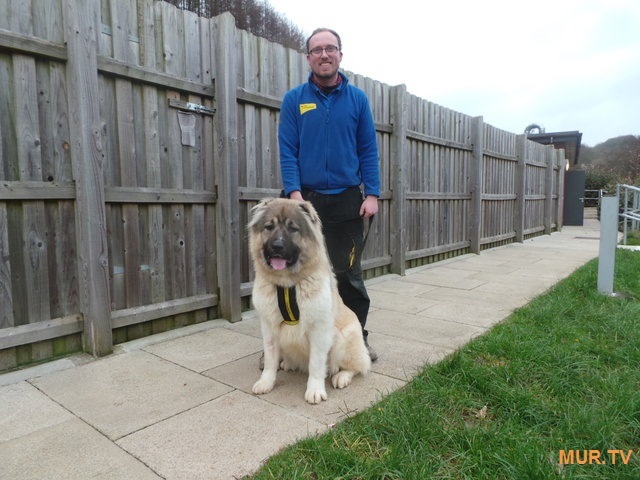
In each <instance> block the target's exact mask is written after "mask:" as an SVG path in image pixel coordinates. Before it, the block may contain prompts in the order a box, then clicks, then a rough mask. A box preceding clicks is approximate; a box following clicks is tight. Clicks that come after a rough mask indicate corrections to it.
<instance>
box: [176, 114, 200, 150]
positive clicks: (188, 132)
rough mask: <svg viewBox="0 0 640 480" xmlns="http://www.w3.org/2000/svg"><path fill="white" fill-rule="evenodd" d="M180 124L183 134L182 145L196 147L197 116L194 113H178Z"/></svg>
mask: <svg viewBox="0 0 640 480" xmlns="http://www.w3.org/2000/svg"><path fill="white" fill-rule="evenodd" d="M178 123H179V124H180V132H181V133H182V145H185V146H187V147H195V146H196V116H195V115H194V114H193V113H187V112H178Z"/></svg>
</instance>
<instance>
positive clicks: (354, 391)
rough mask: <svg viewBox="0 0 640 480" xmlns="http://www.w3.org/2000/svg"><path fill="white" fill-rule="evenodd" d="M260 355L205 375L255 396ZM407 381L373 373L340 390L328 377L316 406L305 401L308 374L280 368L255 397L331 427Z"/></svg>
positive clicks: (358, 378) (356, 379)
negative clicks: (322, 397) (268, 389)
mask: <svg viewBox="0 0 640 480" xmlns="http://www.w3.org/2000/svg"><path fill="white" fill-rule="evenodd" d="M258 357H259V355H254V356H253V357H245V358H242V359H240V360H238V361H236V362H232V363H229V364H226V365H222V366H220V367H218V368H215V369H212V370H209V371H207V372H204V375H207V376H209V377H211V378H213V379H215V380H217V381H219V382H222V383H225V384H227V385H231V386H233V387H234V388H237V389H238V390H241V391H243V392H245V393H247V394H250V395H253V393H252V392H251V387H253V384H254V383H255V382H256V381H257V380H258V378H259V377H260V370H259V369H258ZM404 383H405V382H404V381H401V380H399V379H395V378H390V377H387V376H384V375H379V374H377V373H375V372H372V373H369V374H368V375H367V376H366V377H363V376H361V375H358V376H356V377H355V378H354V379H353V383H352V384H351V385H349V386H348V387H347V388H344V389H339V390H337V389H334V388H333V387H332V386H331V383H330V381H329V380H328V379H327V382H326V389H327V397H328V398H327V400H326V401H324V402H322V403H320V404H317V405H310V404H308V403H307V402H306V401H305V400H304V392H305V389H306V385H307V375H306V374H305V373H302V372H290V371H289V372H284V371H279V372H278V376H277V379H276V386H275V387H274V389H273V390H272V391H271V392H269V393H267V394H264V395H259V396H256V395H254V396H255V397H256V398H258V399H260V400H262V401H265V402H269V403H272V404H274V405H278V406H280V407H282V408H285V409H286V410H287V411H288V412H291V413H295V414H297V415H301V416H304V417H306V418H310V419H314V420H316V421H317V422H319V423H321V424H322V425H325V426H328V425H332V424H335V423H336V422H338V421H340V420H343V419H344V418H346V417H347V416H349V415H351V414H353V413H355V412H358V411H361V410H363V409H365V408H368V407H370V406H371V404H372V403H374V402H375V401H377V400H379V399H380V398H381V397H382V396H383V395H385V394H387V393H389V392H391V391H393V390H396V389H397V388H399V387H400V386H402V385H404Z"/></svg>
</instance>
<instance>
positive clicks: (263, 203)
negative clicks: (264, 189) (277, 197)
mask: <svg viewBox="0 0 640 480" xmlns="http://www.w3.org/2000/svg"><path fill="white" fill-rule="evenodd" d="M272 201H273V198H263V199H262V200H260V202H258V204H257V205H256V206H255V207H253V208H252V209H251V210H250V212H249V213H250V214H251V218H250V220H249V224H248V227H249V228H253V227H254V226H255V225H256V224H257V223H258V222H259V221H260V219H261V218H262V215H263V214H264V213H265V212H266V211H267V209H268V208H269V204H270V203H271V202H272Z"/></svg>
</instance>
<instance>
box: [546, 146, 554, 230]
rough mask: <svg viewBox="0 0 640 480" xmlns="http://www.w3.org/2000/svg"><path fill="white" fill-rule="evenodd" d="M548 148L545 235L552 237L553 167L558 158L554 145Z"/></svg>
mask: <svg viewBox="0 0 640 480" xmlns="http://www.w3.org/2000/svg"><path fill="white" fill-rule="evenodd" d="M546 148H547V149H546V152H545V155H544V156H545V159H546V161H547V170H546V175H545V189H544V196H545V201H544V233H545V234H546V235H551V225H552V223H553V167H554V165H555V163H556V161H555V158H556V156H555V148H554V147H553V145H549V146H548V147H546Z"/></svg>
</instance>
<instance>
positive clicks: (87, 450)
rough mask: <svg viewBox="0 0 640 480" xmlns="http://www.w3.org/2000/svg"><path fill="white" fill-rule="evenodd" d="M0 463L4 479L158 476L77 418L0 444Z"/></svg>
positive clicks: (155, 479) (153, 479) (156, 479)
mask: <svg viewBox="0 0 640 480" xmlns="http://www.w3.org/2000/svg"><path fill="white" fill-rule="evenodd" d="M0 465H1V467H0V478H2V479H6V480H43V479H55V480H66V479H69V480H84V479H88V478H91V479H97V480H133V479H135V480H160V479H161V478H162V477H160V476H159V475H156V474H155V473H154V472H153V470H151V469H150V468H149V467H147V466H146V465H145V464H144V463H142V462H140V461H139V460H137V459H136V458H134V457H132V456H131V455H129V454H128V453H127V452H125V451H123V450H122V449H121V448H120V447H118V446H117V445H115V444H114V443H113V442H111V441H109V440H108V439H107V438H106V437H105V436H104V435H102V434H100V433H99V432H97V431H96V430H94V429H92V428H91V427H90V426H89V425H87V424H86V423H84V422H83V421H82V420H79V419H77V418H72V419H70V420H67V421H65V422H62V423H59V424H57V425H52V426H50V427H47V428H42V429H39V430H38V431H36V432H33V433H30V434H28V435H24V436H22V437H20V438H17V439H15V440H12V441H9V442H5V443H0Z"/></svg>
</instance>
